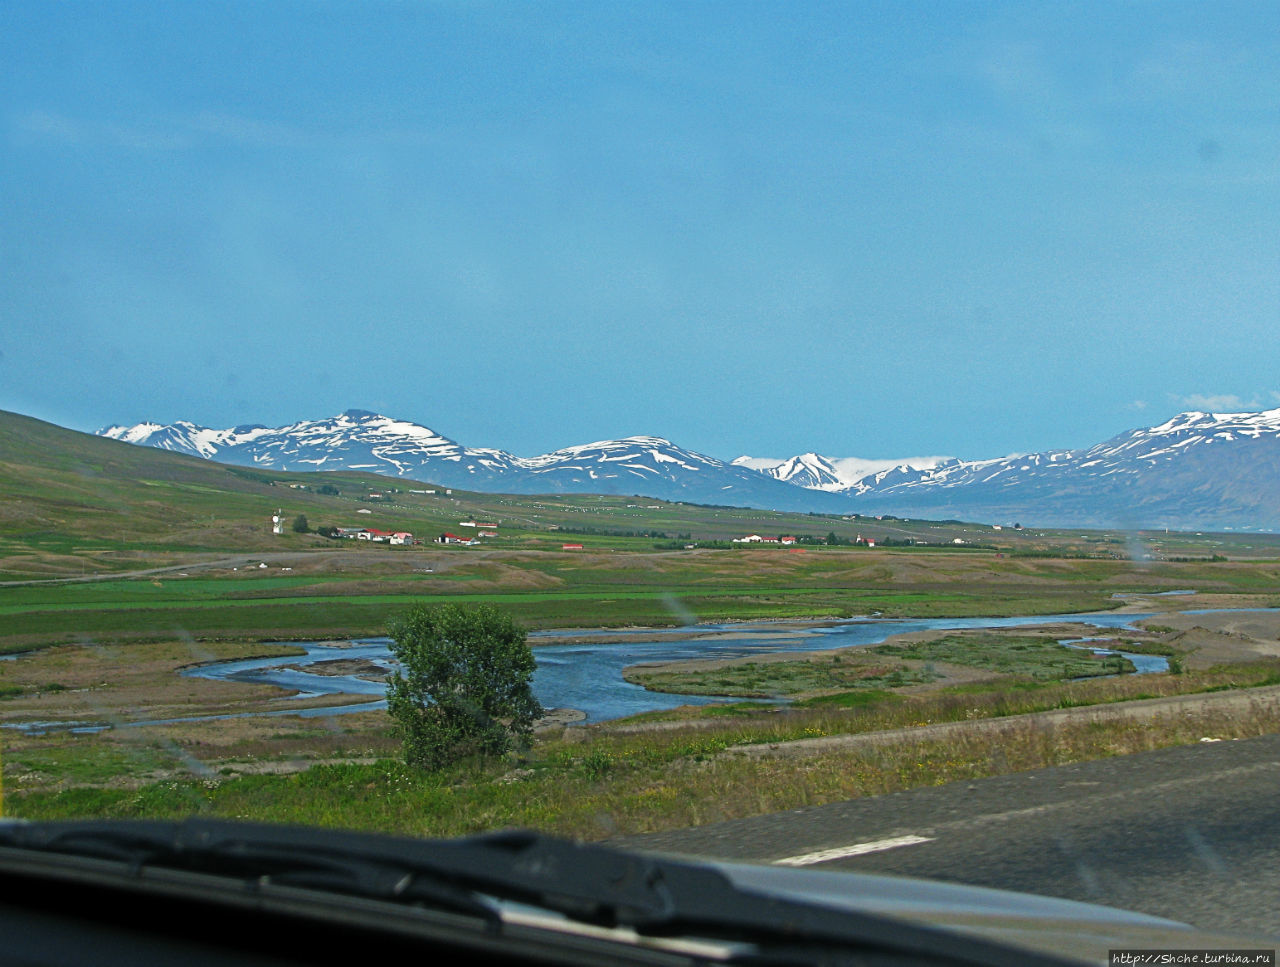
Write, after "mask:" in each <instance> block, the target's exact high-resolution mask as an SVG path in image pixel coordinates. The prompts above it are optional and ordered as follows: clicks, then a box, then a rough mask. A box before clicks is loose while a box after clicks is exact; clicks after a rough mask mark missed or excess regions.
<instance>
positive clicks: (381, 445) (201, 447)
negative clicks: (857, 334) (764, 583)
mask: <svg viewBox="0 0 1280 967" xmlns="http://www.w3.org/2000/svg"><path fill="white" fill-rule="evenodd" d="M98 434H99V435H100V436H107V437H111V438H112V439H116V440H123V441H125V442H128V443H136V444H140V445H143V446H154V447H160V448H163V449H166V450H176V451H178V452H180V453H188V454H191V455H194V456H200V457H206V458H209V459H213V460H218V461H220V462H222V463H232V464H239V465H245V466H258V467H270V468H274V469H277V470H344V469H345V470H369V471H372V472H374V473H382V474H387V475H390V476H397V477H409V478H412V479H416V480H424V481H430V482H433V483H437V484H441V485H443V486H446V487H458V488H460V489H461V488H465V489H469V490H497V491H503V492H506V493H560V492H565V493H607V494H640V495H644V496H648V497H660V498H663V499H667V500H683V501H688V502H690V503H708V504H726V505H733V506H758V507H767V508H773V509H778V510H809V509H815V507H817V506H825V507H828V508H829V509H834V508H835V506H836V505H837V504H841V501H840V499H839V498H834V499H833V498H831V497H828V496H827V495H825V494H822V495H817V494H812V493H809V492H808V491H805V490H802V489H801V488H798V487H794V486H792V485H790V484H786V483H783V482H781V481H778V480H774V479H772V478H770V477H766V476H763V475H762V474H759V473H757V472H755V471H754V470H751V469H749V468H745V467H737V466H734V465H732V464H728V463H725V462H724V461H723V460H718V459H716V458H715V457H709V456H706V455H705V454H700V453H695V452H693V451H692V450H686V449H684V448H682V447H678V446H676V445H675V444H674V443H672V442H671V441H670V440H666V439H663V438H662V437H656V436H633V437H626V438H624V439H621V440H602V441H598V442H596V443H588V444H585V445H582V446H574V447H567V448H565V449H562V450H556V451H554V452H552V453H547V454H543V455H541V456H536V457H517V456H514V455H512V454H510V453H507V452H505V451H503V450H493V449H482V448H474V447H465V446H463V445H461V444H459V443H457V442H456V441H454V440H451V439H449V438H448V437H446V436H443V435H441V434H439V433H437V432H436V431H434V430H431V429H428V428H427V427H424V426H419V425H418V424H416V423H409V422H406V421H404V420H396V419H393V418H391V417H387V416H382V415H380V414H377V413H370V412H367V411H365V410H347V411H346V412H345V413H340V414H339V415H337V416H335V417H331V418H329V419H326V420H304V421H301V422H298V423H292V424H290V425H288V426H282V427H276V428H269V427H264V426H259V425H254V426H241V427H233V428H231V429H226V430H216V429H210V428H209V427H203V426H198V425H196V424H193V423H188V422H178V423H174V424H170V425H161V424H157V423H139V424H137V425H135V426H129V427H125V426H110V427H106V428H104V429H102V430H99V431H98ZM841 506H842V504H841Z"/></svg>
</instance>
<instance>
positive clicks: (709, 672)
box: [623, 632, 1134, 698]
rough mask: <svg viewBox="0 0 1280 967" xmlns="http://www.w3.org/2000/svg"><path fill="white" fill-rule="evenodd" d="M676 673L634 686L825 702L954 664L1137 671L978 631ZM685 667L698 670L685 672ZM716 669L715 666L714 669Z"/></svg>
mask: <svg viewBox="0 0 1280 967" xmlns="http://www.w3.org/2000/svg"><path fill="white" fill-rule="evenodd" d="M670 664H671V665H672V666H674V668H673V670H667V668H666V667H665V666H664V667H663V668H660V669H654V668H649V667H646V666H644V665H635V666H632V667H631V668H628V669H625V670H624V673H623V674H624V677H625V678H626V679H627V681H629V682H634V683H635V684H637V685H643V686H644V687H645V688H648V689H652V690H653V691H658V692H675V693H678V694H684V695H724V696H738V697H746V698H775V697H778V698H782V697H791V696H797V695H798V696H803V697H806V698H809V697H818V696H822V695H832V694H840V693H844V692H848V691H851V690H855V689H875V690H881V691H882V690H884V689H897V688H903V687H906V686H910V685H922V684H928V683H930V682H935V681H938V680H940V679H942V678H944V677H946V673H945V671H944V670H943V669H944V668H945V667H947V666H961V667H964V668H977V669H983V670H986V671H992V672H997V673H999V674H1000V675H1001V676H1003V677H1005V678H1007V679H1008V680H1009V682H1010V684H1012V683H1014V682H1016V683H1017V684H1019V685H1021V684H1023V683H1025V682H1042V681H1070V680H1072V679H1080V678H1090V677H1094V676H1098V675H1117V674H1125V673H1128V672H1132V671H1133V670H1134V666H1133V663H1132V662H1130V661H1129V660H1128V659H1127V658H1121V657H1119V656H1110V657H1105V658H1104V657H1100V656H1096V655H1094V654H1092V653H1091V652H1089V651H1085V650H1082V649H1078V648H1070V647H1068V646H1066V645H1060V644H1058V641H1057V639H1056V638H1054V637H1052V636H1048V635H1027V634H1013V633H1008V632H1003V633H1000V632H986V633H983V632H970V633H967V634H964V635H944V636H941V637H939V638H936V639H933V640H929V641H919V642H913V643H911V644H900V645H898V644H887V645H878V646H872V647H862V648H845V649H841V650H839V651H837V652H829V653H818V654H810V655H806V656H804V657H801V658H796V659H792V660H781V661H779V660H770V661H754V660H743V659H734V660H730V661H725V662H698V661H691V662H673V663H670ZM681 665H685V666H692V667H686V668H681V667H680V666H681ZM708 665H710V666H711V667H706V666H708Z"/></svg>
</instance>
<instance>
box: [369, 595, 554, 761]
mask: <svg viewBox="0 0 1280 967" xmlns="http://www.w3.org/2000/svg"><path fill="white" fill-rule="evenodd" d="M390 631H391V637H392V643H391V653H392V654H393V655H395V657H396V658H397V659H398V660H399V662H400V668H399V670H398V671H396V672H395V673H394V674H393V675H392V676H391V679H390V682H389V683H388V687H387V711H388V712H389V713H390V714H391V717H392V718H393V719H395V723H396V730H397V731H398V732H399V734H400V738H401V740H402V741H403V742H404V754H405V761H406V762H408V763H409V764H410V765H417V766H422V767H424V768H427V769H438V768H440V767H442V766H445V765H448V764H449V763H450V762H454V761H457V760H458V759H462V758H465V757H467V756H470V755H502V754H503V753H505V752H506V751H508V750H509V749H510V748H511V746H512V743H513V740H516V741H518V742H520V743H522V744H523V743H524V742H526V741H527V738H528V735H529V733H530V732H532V731H533V723H534V721H535V720H537V719H538V718H539V717H540V716H541V715H542V714H543V709H542V706H541V705H539V704H538V700H537V699H535V698H534V697H533V691H532V689H531V688H530V684H529V683H530V680H531V679H532V678H533V670H534V660H533V652H532V651H531V650H530V648H529V645H528V644H527V643H526V641H525V637H526V636H525V632H524V629H522V628H521V627H519V626H518V625H517V624H516V623H515V622H514V621H513V620H512V619H511V616H510V615H508V614H506V613H505V612H503V611H500V610H498V609H497V608H495V607H493V605H488V604H482V605H480V606H479V607H474V608H468V607H463V606H461V605H456V604H444V605H437V606H434V607H427V606H423V605H419V606H417V607H415V608H412V609H410V610H409V611H408V612H407V613H406V614H404V615H402V616H400V617H399V618H397V619H395V620H393V621H392V622H391V626H390Z"/></svg>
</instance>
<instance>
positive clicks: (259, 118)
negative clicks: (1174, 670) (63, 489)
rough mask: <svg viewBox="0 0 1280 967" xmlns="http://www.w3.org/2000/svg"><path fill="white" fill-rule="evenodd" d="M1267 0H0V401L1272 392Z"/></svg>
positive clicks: (514, 440) (544, 423)
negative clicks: (1088, 0) (565, 0)
mask: <svg viewBox="0 0 1280 967" xmlns="http://www.w3.org/2000/svg"><path fill="white" fill-rule="evenodd" d="M1278 47H1280V5H1277V4H1274V3H1233V2H1217V3H1213V4H1201V3H1173V2H1143V3H1122V2H1108V3H1082V4H1071V3H1043V4H1041V3H1025V2H1019V3H1009V4H1005V3H984V2H976V0H975V2H963V3H961V2H954V3H947V2H942V3H939V2H936V0H933V2H922V3H909V2H892V3H831V4H826V3H807V2H803V0H788V2H777V3H766V2H749V0H739V2H733V3H720V2H680V3H670V2H660V0H645V2H633V3H627V2H612V0H608V2H606V0H599V2H577V3H558V2H539V3H536V4H529V3H522V2H521V3H517V2H512V3H481V2H476V3H465V2H438V3H433V2H418V0H401V2H367V3H346V2H320V0H315V2H290V0H272V2H270V3H259V2H230V0H227V2H212V3H188V2H185V0H181V2H178V0H174V2H164V0H149V2H145V3H129V2H125V0H113V2H111V3H101V2H97V0H94V2H83V3H80V2H49V0H35V2H23V0H9V2H7V3H5V4H3V5H0V146H2V150H0V192H2V194H0V198H3V216H2V217H0V409H8V410H14V411H17V412H22V413H27V414H30V415H33V416H37V417H40V418H42V419H46V420H50V421H52V422H55V423H59V424H61V425H64V426H70V427H73V428H76V429H83V430H93V429H96V428H97V427H99V426H102V425H105V424H109V423H117V422H118V423H133V422H138V421H140V420H143V419H151V420H158V421H163V422H168V421H172V420H176V419H189V420H193V421H195V422H198V423H203V424H206V425H210V426H230V425H233V424H238V423H245V422H261V423H267V424H270V425H277V424H283V423H287V422H292V421H294V420H298V419H304V418H319V417H324V416H329V415H332V414H334V413H337V412H339V411H340V410H343V409H347V408H349V407H360V408H365V409H373V410H379V411H381V412H385V413H387V414H389V415H393V416H397V417H401V418H404V419H410V420H414V421H416V422H419V423H424V424H426V425H428V426H431V427H432V428H433V429H436V430H438V431H440V432H442V433H445V434H446V435H449V436H452V437H453V438H455V439H457V440H459V441H460V442H462V443H465V444H468V445H472V446H497V447H502V448H504V449H507V450H510V451H513V452H515V453H518V454H522V455H532V454H535V453H540V452H544V451H546V450H550V449H554V448H556V447H560V446H568V445H572V444H578V443H585V442H589V441H592V440H597V439H602V438H607V437H617V436H624V435H629V434H635V433H653V434H659V435H663V436H667V437H670V438H672V439H673V440H675V441H676V442H678V443H680V444H681V445H684V446H687V447H690V448H693V449H696V450H700V451H703V452H706V453H710V454H712V455H715V456H720V457H723V458H731V457H734V456H737V455H739V454H742V453H749V454H753V455H763V456H778V457H781V456H788V455H791V454H793V453H799V452H802V451H806V450H817V451H819V452H822V453H825V454H828V455H831V456H862V457H870V458H876V457H896V456H908V455H923V454H948V455H956V456H961V457H966V458H979V457H990V456H998V455H1003V454H1005V453H1009V452H1013V451H1031V450H1043V449H1049V448H1055V447H1074V446H1085V445H1089V444H1092V443H1095V442H1098V441H1100V440H1102V439H1104V438H1106V437H1109V436H1111V435H1113V434H1114V433H1117V432H1120V431H1122V430H1124V429H1127V428H1130V427H1134V426H1140V425H1149V424H1153V423H1158V422H1161V421H1163V420H1164V419H1166V418H1167V417H1169V416H1171V415H1172V414H1174V413H1176V412H1178V411H1181V410H1185V409H1211V410H1236V409H1263V408H1271V407H1275V406H1280V395H1277V394H1278V392H1280V375H1277V374H1278V373H1280V368H1278V367H1277V362H1280V359H1278V357H1280V338H1277V331H1278V327H1280V231H1278V230H1277V226H1278V225H1280V99H1278V98H1277V93H1278V92H1280V50H1278Z"/></svg>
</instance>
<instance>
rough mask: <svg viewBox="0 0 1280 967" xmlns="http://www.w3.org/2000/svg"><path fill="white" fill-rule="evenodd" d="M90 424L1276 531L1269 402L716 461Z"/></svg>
mask: <svg viewBox="0 0 1280 967" xmlns="http://www.w3.org/2000/svg"><path fill="white" fill-rule="evenodd" d="M98 433H99V435H101V436H106V437H110V438H113V439H117V440H123V441H126V442H129V443H135V444H139V445H143V446H152V447H160V448H162V449H167V450H174V451H177V452H181V453H189V454H192V455H196V456H201V457H206V458H209V459H213V460H217V461H219V462H223V463H231V464H240V465H247V466H259V467H271V468H276V469H280V470H338V469H353V470H354V469H359V470H370V471H373V472H376V473H383V474H388V475H391V476H398V477H407V478H412V479H416V480H423V481H430V482H434V483H438V484H440V485H442V486H446V487H458V488H465V489H469V490H484V491H501V492H507V493H523V494H529V493H606V494H628V495H629V494H635V495H640V496H647V497H657V498H662V499H666V500H681V501H687V502H691V503H705V504H726V505H732V506H753V507H763V508H770V509H776V510H792V511H814V512H826V513H831V512H837V513H860V514H867V515H872V514H893V515H895V516H899V517H923V518H933V519H947V518H958V519H965V520H978V521H988V522H991V523H1012V522H1015V521H1016V522H1019V523H1028V524H1039V525H1044V526H1064V527H1120V528H1156V527H1170V528H1177V529H1191V530H1195V529H1199V530H1220V529H1235V530H1266V531H1280V409H1275V410H1267V411H1263V412H1260V413H1229V414H1211V413H1199V412H1190V413H1182V414H1179V415H1178V416H1176V417H1174V418H1173V419H1171V420H1169V421H1167V422H1165V423H1163V424H1161V425H1159V426H1154V427H1147V428H1143V429H1135V430H1130V431H1128V432H1126V433H1122V434H1120V435H1118V436H1116V437H1113V438H1111V439H1110V440H1106V441H1104V442H1102V443H1099V444H1096V445H1094V446H1092V447H1088V448H1084V449H1079V450H1058V451H1049V452H1045V453H1036V454H1029V455H1015V456H1010V457H1002V458H999V459H994V460H959V459H955V458H948V457H922V458H913V459H906V460H901V461H875V460H861V459H858V458H831V457H824V456H821V455H819V454H815V453H806V454H802V455H799V456H795V457H791V458H789V459H787V460H770V459H763V458H754V457H739V458H738V459H736V460H734V461H730V462H726V461H723V460H720V459H717V458H715V457H710V456H707V455H705V454H700V453H696V452H694V451H691V450H686V449H684V448H682V447H679V446H677V445H676V444H674V443H672V442H671V441H670V440H666V439H663V438H661V437H650V436H633V437H626V438H624V439H620V440H603V441H599V442H596V443H589V444H584V445H581V446H573V447H566V448H564V449H561V450H556V451H553V452H552V453H547V454H543V455H541V456H535V457H519V456H516V455H514V454H511V453H507V452H506V451H503V450H497V449H490V448H483V447H468V446H464V445H462V444H460V443H458V442H456V441H454V440H451V439H449V438H448V437H445V436H442V435H441V434H439V433H437V432H435V431H434V430H431V429H428V428H427V427H423V426H420V425H418V424H415V423H411V422H407V421H404V420H397V419H393V418H391V417H386V416H382V415H380V414H376V413H370V412H367V411H363V410H348V411H346V412H345V413H341V414H339V415H337V416H334V417H331V418H329V419H324V420H304V421H300V422H298V423H294V424H291V425H289V426H284V427H265V426H260V425H252V426H238V427H231V428H228V429H222V430H218V429H211V428H209V427H203V426H198V425H196V424H193V423H188V422H184V421H180V422H178V423H173V424H167V425H162V424H157V423H139V424H136V425H134V426H129V427H125V426H110V427H106V428H104V429H102V430H99V431H98Z"/></svg>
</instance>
